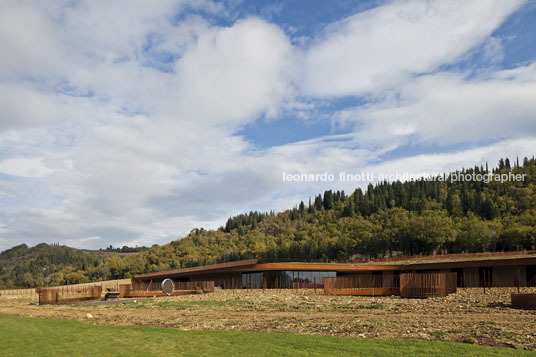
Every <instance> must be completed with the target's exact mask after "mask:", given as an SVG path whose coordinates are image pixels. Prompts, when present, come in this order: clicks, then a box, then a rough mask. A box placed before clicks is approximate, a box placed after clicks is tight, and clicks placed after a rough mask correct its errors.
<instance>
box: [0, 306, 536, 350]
mask: <svg viewBox="0 0 536 357" xmlns="http://www.w3.org/2000/svg"><path fill="white" fill-rule="evenodd" d="M0 355H1V356H59V355H62V356H174V355H180V356H206V355H208V356H326V355H328V356H359V355H362V356H430V355H440V356H460V355H463V356H513V355H533V356H534V355H536V353H529V352H524V351H517V350H513V349H499V348H491V347H481V346H473V345H468V344H458V343H448V342H440V341H430V342H428V341H416V340H376V339H357V338H338V337H323V336H307V335H292V334H272V333H248V332H238V331H236V332H235V331H179V330H174V329H162V328H151V327H136V326H94V325H91V324H86V323H82V322H79V321H73V320H51V319H40V318H22V317H12V316H1V315H0Z"/></svg>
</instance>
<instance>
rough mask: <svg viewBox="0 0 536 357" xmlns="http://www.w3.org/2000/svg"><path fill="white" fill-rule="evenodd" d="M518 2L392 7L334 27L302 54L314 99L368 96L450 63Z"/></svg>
mask: <svg viewBox="0 0 536 357" xmlns="http://www.w3.org/2000/svg"><path fill="white" fill-rule="evenodd" d="M522 3H523V2H522V1H501V0H495V1H491V0H478V1H394V2H392V3H388V4H385V5H382V6H379V7H376V8H374V9H371V10H368V11H365V12H362V13H359V14H357V15H354V16H351V17H349V18H347V19H345V20H343V21H341V22H340V23H337V24H334V25H333V26H332V27H331V28H330V29H329V30H328V31H326V34H325V35H324V38H323V39H322V40H320V41H318V42H317V43H316V44H314V45H313V46H312V47H311V48H310V49H309V50H308V51H307V54H306V61H305V68H304V83H303V88H304V90H305V91H306V92H307V93H310V94H311V95H315V96H342V95H353V94H367V93H370V92H377V91H378V90H381V89H385V88H389V87H392V86H395V85H397V84H399V83H400V82H402V81H404V80H407V79H408V78H409V77H410V76H411V75H412V74H419V73H425V72H428V71H432V70H434V69H436V68H437V67H438V66H440V65H442V64H448V63H452V62H453V61H455V60H456V59H458V58H459V57H460V56H462V55H464V54H465V53H466V52H467V51H468V50H470V49H471V48H473V47H474V46H476V45H478V44H480V43H481V42H483V41H485V40H486V38H487V37H488V36H489V35H490V34H491V33H492V31H493V30H495V29H496V28H497V27H498V26H499V25H500V24H501V23H502V22H503V21H504V20H505V18H506V17H507V16H508V15H510V14H511V13H512V12H514V11H515V10H516V9H518V8H519V7H520V6H521V4H522Z"/></svg>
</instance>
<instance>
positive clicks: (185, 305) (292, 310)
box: [0, 288, 536, 350]
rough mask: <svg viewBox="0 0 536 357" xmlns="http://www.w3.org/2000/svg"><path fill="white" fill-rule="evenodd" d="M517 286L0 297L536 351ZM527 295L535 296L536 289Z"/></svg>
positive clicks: (534, 323) (175, 322)
mask: <svg viewBox="0 0 536 357" xmlns="http://www.w3.org/2000/svg"><path fill="white" fill-rule="evenodd" d="M516 291H517V290H516V289H512V288H492V289H491V290H489V289H487V290H486V293H484V292H483V289H476V288H475V289H458V292H457V293H456V294H451V295H449V296H448V297H444V298H428V299H402V298H400V297H394V296H393V297H353V296H330V295H325V294H324V293H323V292H322V291H321V290H318V291H317V292H315V291H313V290H266V291H262V290H250V291H245V290H223V291H222V290H220V291H216V292H214V293H211V294H205V295H189V296H176V297H163V298H154V299H143V300H142V299H138V300H136V301H134V300H131V301H129V302H128V303H124V304H111V305H91V306H87V305H62V306H59V305H43V306H38V305H36V304H35V302H31V301H30V300H28V299H26V300H25V299H14V298H1V297H0V314H9V315H18V316H28V317H50V318H58V319H78V320H81V321H86V322H89V323H93V324H102V325H146V326H158V327H169V328H177V329H182V330H190V329H213V330H241V331H254V332H278V333H300V334H318V335H331V336H346V337H357V338H417V339H425V340H432V339H436V340H444V341H457V342H466V343H478V344H480V345H491V346H501V347H514V348H520V349H530V350H536V311H527V310H516V309H512V308H510V294H511V293H512V292H516ZM522 292H527V293H528V292H531V293H536V288H524V289H522Z"/></svg>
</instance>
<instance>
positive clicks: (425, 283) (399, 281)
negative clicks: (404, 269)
mask: <svg viewBox="0 0 536 357" xmlns="http://www.w3.org/2000/svg"><path fill="white" fill-rule="evenodd" d="M456 277H457V275H456V273H447V272H433V273H403V274H400V275H399V276H398V275H395V274H393V275H389V276H387V277H385V276H384V277H381V278H380V277H378V276H376V275H356V276H339V277H336V278H324V292H325V293H326V294H330V295H364V296H388V295H400V296H402V297H431V296H447V295H448V294H451V293H455V292H456Z"/></svg>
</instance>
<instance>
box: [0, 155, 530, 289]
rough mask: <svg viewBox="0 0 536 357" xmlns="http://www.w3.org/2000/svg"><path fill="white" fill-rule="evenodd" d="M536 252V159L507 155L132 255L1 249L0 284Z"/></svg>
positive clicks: (331, 196) (243, 219) (241, 221)
mask: <svg viewBox="0 0 536 357" xmlns="http://www.w3.org/2000/svg"><path fill="white" fill-rule="evenodd" d="M460 174H463V175H464V176H465V175H475V176H476V175H489V174H493V175H512V174H515V175H526V178H525V180H523V181H518V182H514V181H506V182H498V181H495V180H493V181H491V182H489V183H484V182H482V181H465V180H464V181H460V180H457V181H456V180H455V181H453V180H451V179H452V178H453V175H458V176H459V175H460ZM535 248H536V163H535V160H534V157H533V158H532V159H528V158H525V159H524V160H522V163H519V162H518V160H516V161H515V162H514V163H512V162H510V160H508V159H505V160H500V162H499V165H498V167H497V168H494V169H492V170H488V168H487V167H482V166H480V167H474V168H470V169H462V170H460V171H457V172H455V173H451V174H450V175H448V176H446V177H445V178H444V180H438V179H433V180H432V179H430V180H418V181H409V182H398V181H397V182H392V183H387V182H382V183H379V184H377V185H376V186H373V185H369V186H368V188H367V189H366V190H364V191H363V190H361V189H359V188H358V189H356V190H355V191H354V192H352V193H350V194H348V193H345V192H344V191H325V192H324V193H323V194H320V195H317V196H316V197H314V198H312V199H310V200H309V201H308V202H306V203H304V202H300V203H299V204H297V205H296V206H295V207H294V208H292V209H289V210H286V211H284V212H279V213H275V212H273V211H272V212H268V213H260V212H250V213H247V214H242V215H238V216H236V217H230V218H229V219H228V221H227V222H226V224H225V226H223V227H221V228H220V229H217V230H204V229H202V228H200V229H197V228H196V229H193V230H192V232H191V233H190V234H189V235H188V236H186V237H184V238H182V239H178V240H176V241H173V242H171V243H169V244H165V245H163V246H154V247H152V248H150V249H147V250H145V251H142V252H139V253H131V254H126V255H120V254H112V255H110V254H109V253H113V252H108V253H106V252H104V251H102V252H96V251H81V250H76V249H72V248H68V247H61V246H49V245H46V244H40V245H38V246H36V247H33V248H28V247H27V246H25V245H20V246H17V247H14V248H12V249H9V250H7V251H5V252H3V253H1V254H0V288H2V287H33V286H42V285H57V284H63V283H76V282H84V281H93V280H99V279H120V278H124V277H130V276H132V275H133V274H136V273H143V272H153V271H158V270H165V269H178V268H183V267H190V266H195V265H202V264H210V263H217V262H224V261H231V260H238V259H246V258H260V259H263V260H283V259H292V260H303V261H316V260H323V261H326V260H332V261H333V260H350V259H358V258H363V257H364V258H367V257H384V256H399V255H417V254H421V253H422V254H430V253H434V252H436V253H441V252H448V253H460V252H480V251H503V250H504V251H508V250H518V249H535Z"/></svg>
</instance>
